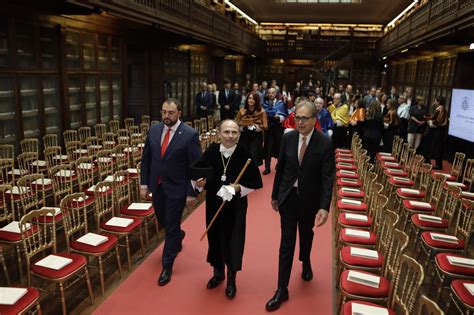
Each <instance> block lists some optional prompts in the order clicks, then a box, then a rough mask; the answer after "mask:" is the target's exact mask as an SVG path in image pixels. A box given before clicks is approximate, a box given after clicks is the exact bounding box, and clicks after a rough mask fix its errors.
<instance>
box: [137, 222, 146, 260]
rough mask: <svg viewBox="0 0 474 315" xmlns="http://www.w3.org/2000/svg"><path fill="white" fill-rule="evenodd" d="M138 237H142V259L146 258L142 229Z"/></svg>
mask: <svg viewBox="0 0 474 315" xmlns="http://www.w3.org/2000/svg"><path fill="white" fill-rule="evenodd" d="M138 233H139V234H138V236H139V237H140V249H141V251H142V257H145V246H144V245H143V235H142V229H141V228H140V230H139V232H138Z"/></svg>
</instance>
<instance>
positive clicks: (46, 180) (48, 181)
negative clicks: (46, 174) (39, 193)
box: [31, 178, 52, 186]
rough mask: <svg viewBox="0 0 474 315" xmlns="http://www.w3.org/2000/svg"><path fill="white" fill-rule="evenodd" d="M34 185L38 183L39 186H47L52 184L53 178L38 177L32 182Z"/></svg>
mask: <svg viewBox="0 0 474 315" xmlns="http://www.w3.org/2000/svg"><path fill="white" fill-rule="evenodd" d="M31 183H32V184H33V185H38V186H47V185H51V184H52V180H51V179H49V178H40V179H37V180H35V181H33V182H31Z"/></svg>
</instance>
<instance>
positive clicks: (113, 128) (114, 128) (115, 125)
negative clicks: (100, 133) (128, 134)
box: [109, 119, 120, 135]
mask: <svg viewBox="0 0 474 315" xmlns="http://www.w3.org/2000/svg"><path fill="white" fill-rule="evenodd" d="M119 128H120V127H119V121H118V120H116V119H112V120H111V121H109V130H110V132H112V133H114V134H115V135H117V134H118V130H119Z"/></svg>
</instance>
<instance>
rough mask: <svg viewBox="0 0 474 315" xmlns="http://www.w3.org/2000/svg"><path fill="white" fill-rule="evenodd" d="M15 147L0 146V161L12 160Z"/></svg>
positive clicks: (9, 145)
mask: <svg viewBox="0 0 474 315" xmlns="http://www.w3.org/2000/svg"><path fill="white" fill-rule="evenodd" d="M14 158H15V147H14V146H13V144H0V159H14Z"/></svg>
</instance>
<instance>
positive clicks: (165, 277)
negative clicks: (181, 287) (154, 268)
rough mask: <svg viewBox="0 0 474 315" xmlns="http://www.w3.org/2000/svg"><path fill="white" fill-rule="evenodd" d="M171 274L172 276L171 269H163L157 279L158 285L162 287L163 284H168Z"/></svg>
mask: <svg viewBox="0 0 474 315" xmlns="http://www.w3.org/2000/svg"><path fill="white" fill-rule="evenodd" d="M172 274H173V268H172V267H164V268H163V271H162V272H161V274H160V277H159V278H158V285H159V286H164V285H165V284H167V283H168V282H170V280H171V275H172Z"/></svg>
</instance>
